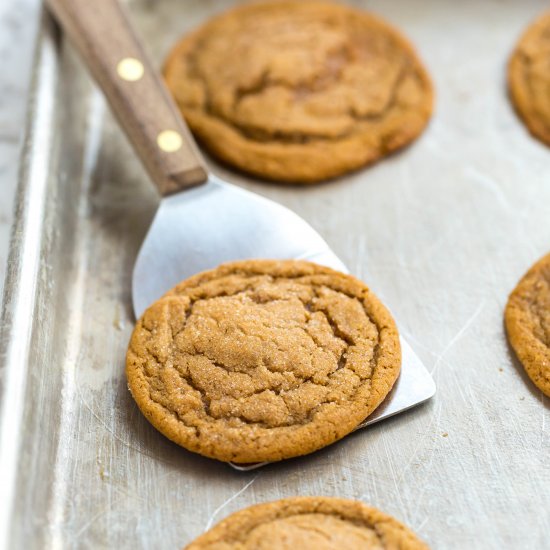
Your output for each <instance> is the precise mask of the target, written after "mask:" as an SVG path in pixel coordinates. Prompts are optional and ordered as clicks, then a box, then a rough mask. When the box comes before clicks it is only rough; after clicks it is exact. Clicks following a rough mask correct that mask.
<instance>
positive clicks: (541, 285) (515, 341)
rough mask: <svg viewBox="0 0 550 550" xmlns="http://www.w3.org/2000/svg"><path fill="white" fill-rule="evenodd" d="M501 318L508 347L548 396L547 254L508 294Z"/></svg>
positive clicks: (549, 272) (549, 277)
mask: <svg viewBox="0 0 550 550" xmlns="http://www.w3.org/2000/svg"><path fill="white" fill-rule="evenodd" d="M504 318H505V322H506V331H507V332H508V339H509V340H510V344H511V345H512V347H513V348H514V351H515V352H516V355H517V356H518V359H519V360H520V361H521V364H522V365H523V367H524V368H525V371H526V372H527V374H528V375H529V378H531V380H532V381H533V382H534V383H535V385H536V386H537V387H538V388H540V389H541V390H542V392H543V393H544V394H545V395H548V396H549V397H550V254H548V255H546V256H544V258H542V259H540V260H539V261H538V262H537V263H536V264H535V265H534V266H533V267H531V269H530V270H529V271H528V272H527V273H526V274H525V275H524V276H523V278H522V279H521V281H520V282H519V283H518V286H517V287H516V288H515V289H514V290H513V292H512V294H510V298H509V299H508V304H507V306H506V312H505V316H504Z"/></svg>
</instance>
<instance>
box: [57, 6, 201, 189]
mask: <svg viewBox="0 0 550 550" xmlns="http://www.w3.org/2000/svg"><path fill="white" fill-rule="evenodd" d="M46 4H47V6H48V8H49V9H50V11H51V12H52V13H53V15H54V16H55V18H56V19H57V21H58V22H59V23H60V24H61V26H62V28H63V30H64V31H65V32H66V34H67V35H68V36H69V37H70V39H71V40H72V42H73V43H74V45H75V46H76V48H77V49H78V50H79V52H80V54H81V56H82V58H83V59H84V61H85V62H86V64H87V65H88V68H89V70H90V72H91V73H92V75H93V76H94V78H95V79H96V81H97V82H98V84H99V86H100V87H101V89H102V90H103V92H104V93H105V95H106V97H107V99H108V101H109V103H110V105H111V108H112V110H113V113H114V114H115V116H116V117H117V118H118V120H119V122H120V124H121V126H122V127H123V129H124V130H125V132H126V134H127V135H128V137H129V139H130V141H131V142H132V144H133V146H134V148H135V150H136V152H137V153H138V155H139V157H140V158H141V160H142V162H143V164H144V165H145V167H146V169H147V171H148V172H149V174H150V175H151V177H152V179H153V181H154V182H155V184H156V185H157V187H158V190H159V192H160V193H161V195H169V194H171V193H174V192H176V191H180V190H182V189H184V188H186V187H190V186H193V185H198V184H200V183H203V182H205V181H206V179H207V177H208V176H207V172H206V169H205V167H204V164H203V162H202V159H201V158H200V155H199V153H198V151H197V149H196V147H195V144H194V142H193V139H192V138H191V135H190V133H189V130H188V129H187V127H186V126H185V123H184V122H183V120H182V118H181V116H180V115H179V113H178V110H177V108H176V106H175V104H174V101H173V100H172V98H171V97H170V94H169V93H168V91H167V90H166V88H165V86H164V84H163V82H162V80H161V78H160V76H159V75H158V74H157V72H156V71H155V70H154V68H153V66H152V64H151V63H150V61H149V59H148V58H147V56H146V54H145V52H144V50H143V47H142V46H141V44H140V42H139V40H138V39H137V36H136V34H135V33H134V31H133V29H132V26H131V24H130V22H129V20H128V18H127V17H126V14H125V13H124V10H123V8H122V6H121V5H120V4H119V2H118V1H117V0H46Z"/></svg>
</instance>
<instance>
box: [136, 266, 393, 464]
mask: <svg viewBox="0 0 550 550" xmlns="http://www.w3.org/2000/svg"><path fill="white" fill-rule="evenodd" d="M400 365H401V350H400V345H399V337H398V333H397V328H396V326H395V323H394V321H393V319H392V317H391V315H390V314H389V313H388V311H387V310H386V308H385V307H384V306H383V305H382V304H381V303H380V302H379V301H378V299H377V298H376V297H375V296H374V295H373V294H372V292H371V291H370V290H369V289H368V288H367V286H366V285H365V284H364V283H362V282H361V281H359V280H357V279H355V278H354V277H352V276H350V275H345V274H343V273H339V272H337V271H334V270H332V269H329V268H327V267H322V266H319V265H316V264H313V263H309V262H304V261H294V260H286V261H275V260H252V261H240V262H232V263H228V264H224V265H221V266H220V267H218V268H216V269H213V270H211V271H206V272H204V273H199V274H198V275H195V276H193V277H191V278H189V279H187V280H185V281H183V282H182V283H180V284H178V285H177V286H176V287H175V288H173V289H172V290H171V291H170V292H168V293H167V294H166V295H165V296H164V297H163V298H161V299H160V300H158V301H157V302H156V303H154V304H153V305H152V306H151V307H150V308H149V309H148V310H147V311H146V312H145V313H144V315H143V316H142V318H141V319H139V321H138V322H137V324H136V327H135V329H134V333H133V335H132V338H131V341H130V346H129V350H128V354H127V359H126V373H127V377H128V385H129V389H130V391H131V393H132V395H133V397H134V399H135V400H136V402H137V404H138V406H139V408H140V409H141V411H142V412H143V414H144V415H145V416H146V417H147V419H148V420H149V421H150V422H151V424H153V426H155V428H157V429H158V430H159V431H160V432H162V433H163V434H164V435H165V436H167V437H168V438H170V439H171V440H172V441H175V442H176V443H178V444H179V445H181V446H182V447H185V448H186V449H189V450H190V451H194V452H196V453H200V454H202V455H204V456H208V457H211V458H216V459H218V460H222V461H234V462H239V463H247V462H263V461H275V460H281V459H285V458H290V457H293V456H298V455H304V454H307V453H311V452H313V451H315V450H317V449H320V448H321V447H324V446H326V445H329V444H330V443H333V442H334V441H337V440H338V439H340V438H342V437H344V436H345V435H346V434H348V433H350V432H351V431H353V429H354V428H355V427H356V426H357V425H358V424H359V423H360V422H361V421H362V420H364V419H365V418H366V417H367V416H368V415H369V414H370V413H371V412H372V411H373V410H374V409H375V408H376V407H377V406H378V405H379V404H380V403H381V402H382V401H383V399H384V397H385V396H386V395H387V394H388V392H389V391H390V389H391V387H392V386H393V384H394V382H395V380H396V378H397V376H398V374H399V370H400Z"/></svg>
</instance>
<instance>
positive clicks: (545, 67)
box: [508, 12, 550, 145]
mask: <svg viewBox="0 0 550 550" xmlns="http://www.w3.org/2000/svg"><path fill="white" fill-rule="evenodd" d="M508 87H509V91H510V97H511V98H512V102H513V104H514V106H515V108H516V111H517V113H518V114H519V116H520V117H521V119H522V120H523V122H524V123H525V125H526V126H527V128H528V129H529V131H530V132H531V134H532V135H533V136H535V137H536V138H538V139H540V140H541V141H543V142H544V143H546V144H547V145H550V91H549V90H550V12H548V13H545V14H544V15H543V16H541V17H539V18H538V19H537V20H536V21H535V22H534V23H533V24H532V25H531V26H530V27H529V28H528V29H527V30H526V31H525V33H524V34H523V36H522V37H521V38H520V40H519V42H518V44H517V45H516V48H515V50H514V52H513V53H512V56H511V58H510V62H509V64H508Z"/></svg>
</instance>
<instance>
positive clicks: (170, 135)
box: [157, 130, 183, 153]
mask: <svg viewBox="0 0 550 550" xmlns="http://www.w3.org/2000/svg"><path fill="white" fill-rule="evenodd" d="M157 145H158V146H159V147H160V148H161V149H162V150H163V151H166V152H167V153H173V152H174V151H177V150H178V149H180V148H181V146H182V145H183V139H182V137H181V135H180V134H179V133H178V132H176V131H175V130H163V131H162V132H161V133H160V134H159V135H158V136H157Z"/></svg>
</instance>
